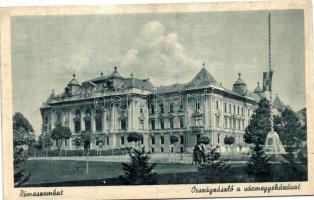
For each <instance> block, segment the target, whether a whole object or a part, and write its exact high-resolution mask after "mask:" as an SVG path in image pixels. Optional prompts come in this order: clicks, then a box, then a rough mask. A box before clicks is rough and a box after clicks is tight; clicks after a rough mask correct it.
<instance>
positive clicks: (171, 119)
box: [169, 117, 174, 128]
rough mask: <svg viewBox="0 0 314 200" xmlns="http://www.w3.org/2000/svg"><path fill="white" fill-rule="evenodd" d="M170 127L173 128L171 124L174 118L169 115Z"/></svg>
mask: <svg viewBox="0 0 314 200" xmlns="http://www.w3.org/2000/svg"><path fill="white" fill-rule="evenodd" d="M169 120H170V128H174V126H173V124H174V118H173V117H171V118H170V119H169Z"/></svg>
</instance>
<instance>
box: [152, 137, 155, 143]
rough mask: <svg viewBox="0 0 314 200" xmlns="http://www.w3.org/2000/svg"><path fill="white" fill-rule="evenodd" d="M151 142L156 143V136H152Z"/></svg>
mask: <svg viewBox="0 0 314 200" xmlns="http://www.w3.org/2000/svg"><path fill="white" fill-rule="evenodd" d="M151 142H152V144H155V136H151Z"/></svg>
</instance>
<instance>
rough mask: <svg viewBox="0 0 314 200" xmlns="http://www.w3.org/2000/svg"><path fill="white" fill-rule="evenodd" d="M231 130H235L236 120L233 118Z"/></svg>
mask: <svg viewBox="0 0 314 200" xmlns="http://www.w3.org/2000/svg"><path fill="white" fill-rule="evenodd" d="M233 129H236V119H234V118H233Z"/></svg>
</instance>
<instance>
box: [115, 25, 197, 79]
mask: <svg viewBox="0 0 314 200" xmlns="http://www.w3.org/2000/svg"><path fill="white" fill-rule="evenodd" d="M201 63H202V61H200V60H196V59H194V58H192V57H190V56H188V55H186V54H185V52H184V47H183V45H182V44H181V43H180V39H179V36H178V34H177V33H175V32H170V33H168V32H167V30H166V28H165V27H164V26H163V25H162V24H161V23H160V22H159V21H150V22H148V23H146V24H145V25H144V26H143V27H142V29H141V30H140V31H139V35H138V38H137V39H135V41H134V47H133V48H130V49H129V50H128V51H127V52H126V54H125V55H123V56H122V58H121V59H120V62H119V64H120V65H121V66H122V67H123V68H127V69H128V70H132V71H134V72H135V73H136V74H137V75H138V77H143V76H144V77H145V76H151V79H152V81H153V83H154V84H156V85H160V84H170V83H173V82H174V81H173V80H174V78H177V81H178V82H186V80H187V78H188V80H189V79H191V73H193V74H194V73H196V72H197V70H198V69H199V66H201ZM178 69H180V70H178ZM147 72H148V73H147Z"/></svg>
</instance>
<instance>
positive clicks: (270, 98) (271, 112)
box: [268, 13, 274, 132]
mask: <svg viewBox="0 0 314 200" xmlns="http://www.w3.org/2000/svg"><path fill="white" fill-rule="evenodd" d="M268 66H269V75H270V76H271V73H272V69H271V21H270V13H269V14H268ZM271 78H272V77H271ZM269 103H270V132H274V122H273V97H272V81H270V86H269Z"/></svg>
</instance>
